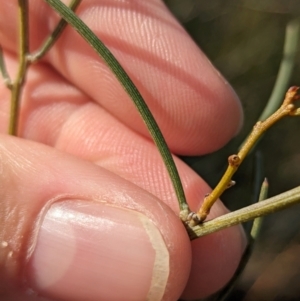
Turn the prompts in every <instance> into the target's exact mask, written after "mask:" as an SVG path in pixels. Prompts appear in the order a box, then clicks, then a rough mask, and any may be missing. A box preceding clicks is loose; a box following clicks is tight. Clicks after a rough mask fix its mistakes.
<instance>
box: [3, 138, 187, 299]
mask: <svg viewBox="0 0 300 301" xmlns="http://www.w3.org/2000/svg"><path fill="white" fill-rule="evenodd" d="M0 155H1V187H0V193H1V202H2V205H1V212H0V224H1V228H0V229H1V230H0V237H1V246H2V248H0V264H1V266H2V268H1V271H0V278H1V281H0V283H1V285H0V286H1V296H2V297H4V299H5V300H10V299H12V296H18V298H19V296H22V295H21V293H22V292H21V288H22V289H23V290H24V291H25V292H26V291H28V289H33V290H34V292H35V293H37V294H38V295H42V296H45V297H48V298H52V299H53V300H72V301H76V300H146V299H149V300H177V299H178V298H179V295H180V293H181V292H182V290H183V288H184V285H185V283H186V281H187V277H188V273H189V269H190V243H189V240H188V237H187V234H186V231H185V229H184V227H183V226H182V224H181V222H180V221H179V219H178V218H177V217H176V216H175V215H174V214H173V212H172V211H170V210H169V208H168V207H167V206H165V205H164V204H162V203H160V201H158V200H157V199H156V198H155V197H153V196H152V195H150V194H149V193H147V192H145V191H144V190H142V189H140V188H138V187H136V186H134V185H133V184H131V183H129V182H127V181H125V180H122V179H121V178H120V177H118V176H116V175H114V174H112V173H110V172H108V171H106V170H104V169H102V168H99V167H97V166H95V165H93V164H90V163H86V162H83V161H80V160H78V159H76V158H74V157H71V156H69V155H65V154H63V153H60V152H58V151H55V150H53V149H50V148H48V147H46V146H42V145H39V144H35V143H33V142H28V141H24V140H20V139H17V138H10V137H7V136H1V144H0ZM170 225H172V227H170ZM33 297H34V294H33ZM33 297H32V300H34V298H33ZM24 298H25V297H24ZM14 300H18V299H17V298H16V299H14ZM22 300H25V299H22ZM29 300H31V298H29Z"/></svg>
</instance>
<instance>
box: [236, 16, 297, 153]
mask: <svg viewBox="0 0 300 301" xmlns="http://www.w3.org/2000/svg"><path fill="white" fill-rule="evenodd" d="M299 36H300V18H299V17H297V18H294V19H292V20H291V21H289V22H288V24H287V26H286V31H285V40H284V47H283V55H282V60H281V63H280V67H279V71H278V74H277V78H276V81H275V84H274V87H273V91H272V93H271V96H270V98H269V100H268V102H267V105H266V107H265V108H264V110H263V112H262V113H261V115H260V116H259V118H258V120H265V119H267V118H268V117H269V116H271V115H272V114H273V113H274V112H275V111H276V110H277V109H278V108H279V106H280V103H281V99H282V98H283V96H284V93H285V91H286V90H287V88H288V86H289V83H290V80H291V76H292V72H293V68H294V65H295V57H296V55H297V53H298V51H299V49H298V41H299ZM246 139H247V138H246ZM246 139H245V140H244V141H243V143H242V144H241V146H240V148H242V146H243V145H244V143H245V141H246Z"/></svg>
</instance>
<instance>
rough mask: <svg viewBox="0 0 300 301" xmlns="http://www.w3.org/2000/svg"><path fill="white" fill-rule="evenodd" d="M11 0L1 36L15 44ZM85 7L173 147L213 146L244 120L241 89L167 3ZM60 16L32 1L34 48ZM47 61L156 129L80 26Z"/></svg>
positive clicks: (131, 122) (118, 110) (131, 119)
mask: <svg viewBox="0 0 300 301" xmlns="http://www.w3.org/2000/svg"><path fill="white" fill-rule="evenodd" d="M6 2H7V1H6ZM6 2H4V1H3V2H2V3H0V9H1V11H3V18H2V21H1V22H0V31H1V43H2V44H3V45H7V47H8V48H9V49H10V50H15V49H16V32H17V30H16V24H17V22H16V20H15V18H11V19H9V20H6V17H7V18H8V16H10V15H12V14H14V13H13V12H15V9H13V8H14V6H13V4H11V3H6ZM78 14H79V16H80V17H81V18H82V19H83V20H84V21H85V22H86V23H87V24H88V26H89V27H90V28H91V29H92V30H93V31H94V32H95V33H96V34H97V35H98V36H99V37H100V38H101V39H102V40H103V41H104V43H105V44H106V45H107V46H108V47H109V48H110V49H111V51H112V52H113V53H114V55H115V56H116V57H117V59H118V60H119V61H120V62H121V64H122V66H123V67H124V68H125V70H126V71H127V72H128V73H129V75H130V77H131V78H132V79H133V81H134V82H135V84H136V85H137V87H138V89H139V90H140V91H141V93H142V95H143V96H144V98H145V99H146V101H147V103H148V105H149V107H150V109H151V111H152V112H153V114H154V116H155V118H156V119H157V121H158V124H159V126H160V127H161V129H162V131H163V133H164V135H165V137H166V139H167V142H168V144H169V146H170V147H171V149H172V150H173V152H175V153H180V154H187V155H192V154H203V153H207V152H211V151H213V150H216V149H217V148H219V147H220V146H222V145H224V143H226V142H227V141H228V139H230V138H231V137H232V136H233V135H234V134H235V133H236V131H237V130H238V128H239V126H240V124H241V107H240V104H239V102H238V100H237V97H236V95H235V94H234V93H233V91H232V89H231V88H230V87H229V85H228V84H227V83H226V82H225V81H224V79H223V78H222V77H221V76H220V75H219V73H218V72H217V71H216V70H215V69H214V67H213V66H212V65H211V63H210V62H209V61H208V60H207V59H206V57H205V56H204V55H203V53H202V52H201V51H200V50H199V49H198V47H197V46H196V45H195V44H194V42H193V41H192V40H191V39H190V37H189V36H188V35H187V34H186V32H185V31H184V30H183V29H182V28H181V26H180V25H179V24H178V23H177V21H176V20H175V19H174V18H173V17H172V16H171V14H170V13H169V12H168V11H167V9H166V8H165V7H164V5H163V4H162V3H161V2H158V1H155V0H152V1H142V2H141V1H130V2H127V3H126V4H124V3H122V2H119V1H110V2H109V3H107V2H105V1H97V2H94V1H84V2H83V3H82V4H81V5H80V7H79V8H78ZM45 16H47V18H45ZM56 20H58V17H57V16H56V15H55V14H54V13H53V12H51V10H50V9H49V8H47V6H45V4H44V3H42V2H40V1H31V3H30V22H31V23H30V25H31V27H30V28H31V30H32V31H31V45H32V48H33V49H35V48H36V47H38V45H40V44H41V42H42V39H43V37H44V36H46V35H47V34H48V32H49V31H51V28H52V29H53V24H55V22H56ZM47 61H48V62H49V63H50V64H52V65H53V66H54V67H55V68H56V69H57V70H58V72H60V73H61V74H63V75H64V76H65V77H66V78H67V79H68V80H69V81H71V82H72V83H74V84H75V85H77V86H78V87H79V88H80V89H81V90H83V91H84V92H85V93H86V94H87V95H89V96H90V97H91V98H92V99H93V100H94V101H95V102H97V103H99V104H101V106H103V107H104V108H105V109H106V110H107V111H109V112H110V113H111V114H113V115H114V116H115V117H116V118H118V119H119V120H121V121H122V122H124V123H125V124H126V125H128V126H130V127H131V128H133V129H134V130H135V131H137V132H139V133H141V134H143V135H145V136H147V137H148V136H149V134H148V132H147V130H146V128H145V126H144V124H143V122H142V121H141V119H140V117H139V116H138V113H137V112H136V109H135V108H134V107H133V105H132V104H131V102H130V100H129V98H128V96H127V95H126V93H125V92H124V90H123V89H122V87H121V86H120V85H119V83H118V82H117V80H116V78H115V76H114V75H112V73H111V72H110V71H109V69H108V68H107V66H106V65H105V64H104V63H103V62H102V61H101V60H99V58H98V57H97V56H96V55H95V54H94V52H93V51H92V50H91V49H90V46H88V45H87V44H86V43H85V42H84V41H83V40H82V39H81V38H80V37H79V36H78V34H77V33H75V32H74V31H73V30H72V29H70V28H69V29H67V30H66V31H65V33H64V34H63V36H62V37H61V38H60V40H59V42H58V43H57V44H56V45H55V46H54V48H53V49H52V50H51V51H50V53H49V55H48V56H47Z"/></svg>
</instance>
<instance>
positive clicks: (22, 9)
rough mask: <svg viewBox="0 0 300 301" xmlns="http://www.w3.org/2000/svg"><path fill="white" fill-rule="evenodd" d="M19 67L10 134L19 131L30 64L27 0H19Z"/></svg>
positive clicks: (13, 97) (12, 99)
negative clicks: (21, 105) (20, 110)
mask: <svg viewBox="0 0 300 301" xmlns="http://www.w3.org/2000/svg"><path fill="white" fill-rule="evenodd" d="M18 4H19V36H20V40H19V44H20V46H19V68H18V72H17V76H16V79H15V81H14V82H13V84H12V93H11V111H10V122H9V130H8V132H9V134H10V135H17V131H18V119H19V118H18V115H19V106H20V95H21V89H22V85H23V83H24V80H25V75H26V69H27V65H28V60H27V54H28V2H27V0H19V1H18Z"/></svg>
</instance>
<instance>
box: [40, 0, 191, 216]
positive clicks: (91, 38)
mask: <svg viewBox="0 0 300 301" xmlns="http://www.w3.org/2000/svg"><path fill="white" fill-rule="evenodd" d="M45 2H47V3H48V4H49V5H50V6H51V7H52V8H53V9H54V10H55V11H57V12H58V14H59V15H60V16H61V17H62V18H63V19H65V20H66V21H67V22H68V23H69V24H70V25H71V26H72V27H73V28H74V29H75V30H76V31H77V32H78V33H79V34H80V35H81V36H82V37H83V38H84V39H85V41H86V42H87V43H88V44H89V45H90V46H92V48H93V49H94V50H95V51H96V53H97V54H98V55H99V56H100V57H101V58H102V59H103V60H104V61H105V62H106V64H107V65H108V67H109V68H110V69H111V70H112V72H113V73H114V74H115V76H116V77H117V79H118V80H119V82H120V83H121V85H122V86H123V88H124V89H125V91H126V92H127V93H128V95H129V96H130V98H131V99H132V101H133V102H134V104H135V106H136V108H137V110H138V111H139V113H140V115H141V116H142V118H143V120H144V122H145V124H146V126H147V128H148V130H149V132H150V134H151V136H152V138H153V140H154V142H155V144H156V146H157V148H158V150H159V152H160V154H161V156H162V159H163V161H164V163H165V166H166V168H167V170H168V173H169V175H170V178H171V181H172V184H173V186H174V190H175V193H176V196H177V199H178V203H179V207H180V211H181V216H182V218H183V219H184V217H185V216H186V215H187V214H188V213H189V207H188V204H187V202H186V199H185V194H184V190H183V187H182V183H181V180H180V177H179V174H178V171H177V168H176V166H175V163H174V160H173V158H172V155H171V152H170V150H169V148H168V146H167V143H166V141H165V139H164V137H163V135H162V133H161V131H160V129H159V127H158V125H157V123H156V121H155V119H154V117H153V116H152V113H151V111H150V110H149V108H148V106H147V104H146V103H145V101H144V99H143V98H142V96H141V94H140V92H139V91H138V89H137V88H136V86H135V85H134V83H133V82H132V80H131V79H130V78H129V76H128V75H127V73H126V72H125V70H124V69H123V67H122V66H121V65H120V63H119V62H118V61H117V60H116V58H115V57H114V56H113V54H112V53H111V52H110V50H109V49H108V48H107V47H106V46H105V45H104V44H103V43H102V42H101V41H100V40H99V38H98V37H97V36H96V35H95V34H94V33H93V32H92V31H91V30H90V29H89V27H88V26H87V25H86V24H85V23H84V22H83V21H82V20H81V19H79V18H78V17H77V16H76V15H75V13H74V12H73V11H72V10H70V9H69V8H68V7H67V6H66V5H64V4H63V3H62V2H60V1H59V0H45Z"/></svg>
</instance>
